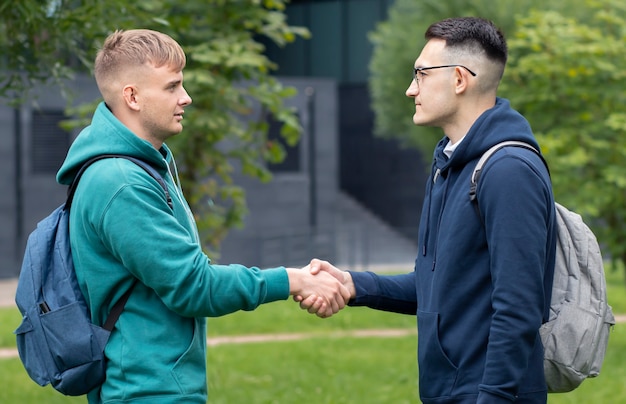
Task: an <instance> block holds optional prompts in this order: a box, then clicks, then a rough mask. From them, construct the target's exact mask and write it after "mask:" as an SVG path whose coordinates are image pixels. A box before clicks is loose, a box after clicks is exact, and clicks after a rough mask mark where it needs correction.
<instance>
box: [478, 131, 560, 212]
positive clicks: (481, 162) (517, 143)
mask: <svg viewBox="0 0 626 404" xmlns="http://www.w3.org/2000/svg"><path fill="white" fill-rule="evenodd" d="M507 146H515V147H523V148H525V149H528V150H531V151H533V152H535V153H536V154H537V155H538V156H539V157H541V160H542V161H543V163H544V164H545V166H546V168H547V167H548V164H547V162H546V160H545V159H544V158H543V156H542V155H541V153H540V152H539V150H537V149H536V148H534V147H533V146H531V145H530V144H528V143H526V142H521V141H517V140H507V141H505V142H501V143H498V144H496V145H494V146H491V147H490V148H489V149H488V150H487V151H486V152H485V153H483V155H482V156H481V157H480V159H479V160H478V163H476V167H474V171H473V172H472V176H471V177H470V179H471V183H470V192H469V196H470V201H472V202H473V201H475V200H476V188H477V187H478V180H479V179H480V175H481V173H482V170H483V167H484V166H485V164H487V160H489V158H490V157H491V156H492V155H494V154H495V153H496V152H497V151H498V150H500V149H502V148H503V147H507Z"/></svg>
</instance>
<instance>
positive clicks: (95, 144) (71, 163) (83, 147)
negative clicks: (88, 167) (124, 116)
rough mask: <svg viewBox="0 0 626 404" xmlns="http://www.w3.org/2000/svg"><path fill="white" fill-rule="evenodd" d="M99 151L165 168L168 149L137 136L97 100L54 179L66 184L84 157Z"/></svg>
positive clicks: (168, 154) (94, 155)
mask: <svg viewBox="0 0 626 404" xmlns="http://www.w3.org/2000/svg"><path fill="white" fill-rule="evenodd" d="M103 154H122V155H125V156H131V157H136V158H139V159H142V160H144V161H146V162H148V163H150V164H151V165H153V166H154V167H156V168H159V169H163V170H166V169H167V162H168V161H169V160H170V159H171V153H170V151H169V149H168V148H167V146H166V145H165V144H164V145H163V147H162V148H161V149H160V150H156V149H155V148H154V147H153V146H152V144H151V143H150V142H148V141H146V140H144V139H141V138H139V137H138V136H137V135H135V134H134V133H133V132H131V130H130V129H128V128H127V127H126V126H124V124H123V123H122V122H120V121H119V120H118V119H117V118H116V117H115V116H114V115H113V113H112V112H111V110H109V108H108V107H107V106H106V104H105V103H104V102H101V103H100V104H99V105H98V107H97V108H96V111H95V112H94V115H93V118H92V120H91V124H90V125H89V126H87V127H86V128H84V129H83V130H82V131H81V132H80V134H79V135H78V136H77V137H76V139H75V140H74V142H73V143H72V145H71V147H70V149H69V151H68V152H67V156H66V157H65V161H64V162H63V165H62V166H61V168H60V169H59V171H58V173H57V182H58V183H60V184H64V185H69V184H71V183H72V180H73V179H74V177H75V176H76V174H77V173H78V170H79V169H80V167H81V166H82V165H83V164H84V163H85V162H87V160H89V159H91V158H93V157H96V156H100V155H103Z"/></svg>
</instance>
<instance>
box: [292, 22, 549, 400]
mask: <svg viewBox="0 0 626 404" xmlns="http://www.w3.org/2000/svg"><path fill="white" fill-rule="evenodd" d="M425 37H426V41H427V42H426V45H425V46H424V48H423V50H422V52H421V54H420V55H419V57H418V58H417V60H416V61H415V65H414V66H413V69H412V71H413V79H412V81H411V84H410V86H409V88H408V89H407V91H406V95H407V96H408V97H410V98H412V99H413V100H414V101H415V113H414V115H413V122H414V123H415V124H416V125H423V126H436V127H440V128H441V129H442V130H443V132H444V134H445V136H444V137H443V139H442V140H441V141H440V142H439V144H438V145H437V147H436V149H435V152H434V156H433V161H432V171H431V174H430V177H429V180H428V181H427V185H426V193H425V199H424V204H423V208H422V214H421V219H420V227H419V237H418V243H419V249H418V256H417V259H416V260H415V269H414V271H413V272H412V273H408V274H404V275H395V276H391V275H387V276H383V275H377V274H374V273H371V272H343V271H340V270H338V269H337V268H335V267H334V266H332V265H331V264H329V263H328V262H325V261H319V260H314V261H312V271H314V272H315V271H319V270H325V271H328V272H330V273H332V274H333V275H334V276H335V277H337V278H338V279H339V280H341V281H342V282H343V284H344V285H345V286H347V287H348V289H349V290H350V292H351V301H350V303H349V305H352V306H368V307H371V308H374V309H379V310H387V311H393V312H398V313H407V314H413V315H417V325H418V330H419V339H418V364H419V382H420V383H419V390H420V397H421V399H422V401H423V402H424V403H437V404H443V403H455V404H456V403H463V404H465V403H468V404H469V403H472V404H474V403H511V402H515V403H545V402H546V401H547V388H546V383H545V379H544V373H543V346H542V343H541V339H540V336H539V327H540V326H541V324H542V323H543V322H544V321H546V320H547V317H548V311H549V307H550V296H551V288H552V276H553V272H554V256H555V245H556V244H555V243H556V241H555V240H556V238H555V237H556V235H555V212H554V200H553V195H552V189H551V183H550V178H549V175H548V171H547V169H546V167H545V166H544V163H543V162H542V160H541V158H540V157H539V156H538V155H537V154H535V153H534V152H532V151H530V150H526V149H524V148H520V147H506V148H504V149H501V150H500V151H498V152H496V154H494V155H493V156H492V158H491V159H490V160H489V162H488V163H487V165H486V166H485V167H484V170H483V172H482V176H481V178H480V181H479V184H478V200H477V206H476V202H471V201H470V198H469V187H470V175H471V173H472V170H473V169H474V167H475V166H476V163H477V161H478V159H479V158H480V157H481V155H482V154H483V153H484V152H485V151H486V150H487V149H489V148H490V147H491V146H493V145H495V144H497V143H500V142H502V141H505V140H518V141H523V142H526V143H530V144H531V145H533V146H534V147H535V148H537V149H538V148H539V145H538V144H537V141H536V140H535V138H534V136H533V134H532V131H531V128H530V125H529V124H528V122H527V121H526V120H525V119H524V118H523V117H522V116H521V115H520V114H519V113H518V112H516V111H515V110H513V109H511V107H510V105H509V102H508V101H506V100H505V99H501V98H498V97H496V90H497V88H498V84H499V82H500V80H501V78H502V75H503V72H504V67H505V64H506V60H507V46H506V41H505V39H504V37H503V35H502V33H501V32H500V31H499V30H498V28H496V27H495V26H494V25H493V23H491V22H490V21H487V20H484V19H480V18H454V19H447V20H443V21H440V22H437V23H435V24H432V25H431V26H430V27H429V28H428V30H427V31H426V34H425ZM476 207H478V210H477V209H476ZM301 307H302V308H304V309H308V310H310V311H312V312H314V311H315V303H314V302H312V301H310V300H303V301H302V302H301Z"/></svg>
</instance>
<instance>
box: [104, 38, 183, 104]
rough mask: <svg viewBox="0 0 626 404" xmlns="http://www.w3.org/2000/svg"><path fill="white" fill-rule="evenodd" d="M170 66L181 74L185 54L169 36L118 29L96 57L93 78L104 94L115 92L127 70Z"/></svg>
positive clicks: (105, 95)
mask: <svg viewBox="0 0 626 404" xmlns="http://www.w3.org/2000/svg"><path fill="white" fill-rule="evenodd" d="M147 64H150V65H153V66H154V67H157V68H158V67H161V66H164V65H167V66H170V67H171V68H172V69H173V70H177V71H182V70H183V68H184V67H185V64H186V58H185V52H184V51H183V49H182V48H181V46H180V45H179V44H178V43H177V42H176V41H175V40H174V39H172V38H171V37H170V36H168V35H166V34H163V33H161V32H157V31H152V30H148V29H133V30H128V31H124V30H117V31H115V32H114V33H112V34H111V35H109V36H108V37H107V39H106V40H105V41H104V43H103V44H102V48H101V49H100V50H99V51H98V54H97V55H96V60H95V63H94V76H95V78H96V83H97V84H98V88H99V89H100V92H101V93H102V95H103V96H104V98H105V101H107V95H108V94H111V92H112V91H114V90H115V89H114V88H112V87H114V86H115V83H116V82H117V80H118V76H119V75H120V74H122V73H123V72H124V71H126V70H127V69H134V68H135V69H136V68H140V67H142V66H144V65H147Z"/></svg>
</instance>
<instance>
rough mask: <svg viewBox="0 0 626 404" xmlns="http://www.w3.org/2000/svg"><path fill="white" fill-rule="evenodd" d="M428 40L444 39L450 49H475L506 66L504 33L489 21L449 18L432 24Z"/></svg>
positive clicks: (506, 54) (470, 18) (427, 32)
mask: <svg viewBox="0 0 626 404" xmlns="http://www.w3.org/2000/svg"><path fill="white" fill-rule="evenodd" d="M424 36H425V38H426V40H427V41H428V40H431V39H443V40H445V41H446V47H449V48H457V47H459V48H461V47H466V48H473V47H478V48H479V49H477V50H482V51H484V52H485V54H486V56H487V58H489V59H491V60H493V61H495V62H498V63H501V64H502V65H505V64H506V60H507V57H508V50H507V45H506V39H504V35H503V34H502V31H500V29H499V28H498V27H496V26H495V24H494V23H493V22H491V21H489V20H487V19H484V18H479V17H460V18H447V19H445V20H442V21H439V22H436V23H434V24H432V25H431V26H430V27H428V29H427V30H426V33H425V34H424Z"/></svg>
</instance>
